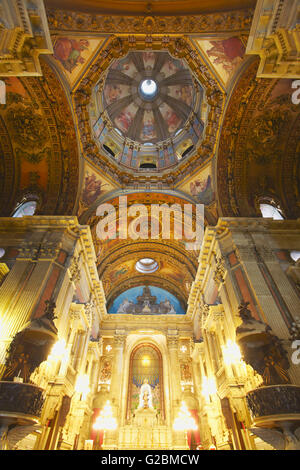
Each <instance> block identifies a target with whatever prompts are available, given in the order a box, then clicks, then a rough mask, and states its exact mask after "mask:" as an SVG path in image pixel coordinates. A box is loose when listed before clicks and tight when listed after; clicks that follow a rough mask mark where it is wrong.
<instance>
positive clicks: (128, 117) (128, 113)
mask: <svg viewBox="0 0 300 470" xmlns="http://www.w3.org/2000/svg"><path fill="white" fill-rule="evenodd" d="M137 110H138V107H137V106H136V104H135V103H131V104H130V105H129V106H127V107H126V108H124V109H123V110H122V111H121V113H120V114H119V115H118V116H117V117H116V118H115V124H116V126H117V127H118V128H119V129H120V130H121V131H122V132H124V133H125V134H126V133H127V132H128V130H129V128H130V126H131V124H132V121H133V119H134V116H135V115H136V112H137Z"/></svg>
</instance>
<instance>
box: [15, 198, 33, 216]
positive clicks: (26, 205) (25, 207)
mask: <svg viewBox="0 0 300 470" xmlns="http://www.w3.org/2000/svg"><path fill="white" fill-rule="evenodd" d="M36 207H37V201H33V200H32V201H26V202H23V203H21V204H20V205H19V206H18V207H17V209H16V210H15V212H14V213H13V215H12V217H24V216H26V215H34V214H35V211H36Z"/></svg>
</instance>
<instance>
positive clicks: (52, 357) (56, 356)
mask: <svg viewBox="0 0 300 470" xmlns="http://www.w3.org/2000/svg"><path fill="white" fill-rule="evenodd" d="M68 358H69V351H68V349H67V348H66V341H65V340H64V339H60V340H59V341H57V342H56V343H55V344H54V345H53V347H52V349H51V352H50V354H49V356H48V358H47V361H49V362H50V361H63V362H67V360H68Z"/></svg>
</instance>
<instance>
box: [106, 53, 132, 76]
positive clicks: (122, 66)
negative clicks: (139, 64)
mask: <svg viewBox="0 0 300 470" xmlns="http://www.w3.org/2000/svg"><path fill="white" fill-rule="evenodd" d="M111 68H112V70H118V71H119V72H122V73H124V74H125V75H128V77H131V78H133V77H134V76H135V75H136V73H137V68H136V66H135V65H134V63H133V61H132V59H131V58H130V54H129V55H128V56H126V57H124V58H123V59H120V60H117V61H116V62H115V63H114V64H113V65H112V66H111Z"/></svg>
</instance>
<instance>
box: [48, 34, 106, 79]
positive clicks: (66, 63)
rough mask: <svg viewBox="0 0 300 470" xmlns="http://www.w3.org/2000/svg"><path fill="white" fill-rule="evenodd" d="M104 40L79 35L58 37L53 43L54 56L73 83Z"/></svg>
mask: <svg viewBox="0 0 300 470" xmlns="http://www.w3.org/2000/svg"><path fill="white" fill-rule="evenodd" d="M102 42H103V40H98V39H97V40H95V39H90V38H78V37H65V36H63V37H58V38H57V39H56V40H55V42H54V45H53V50H54V54H53V57H54V58H55V59H56V61H57V62H58V63H59V64H60V65H61V67H62V69H63V71H64V72H65V75H66V76H67V79H68V80H69V82H70V84H71V85H73V84H74V83H75V81H76V79H77V78H78V77H79V75H80V74H81V72H82V71H83V69H84V68H85V67H86V66H87V64H88V62H89V61H90V59H91V58H92V56H93V55H94V53H95V52H96V50H97V49H98V47H99V46H100V44H102Z"/></svg>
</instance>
